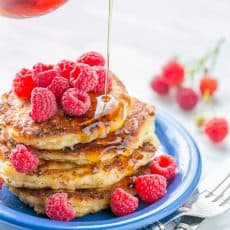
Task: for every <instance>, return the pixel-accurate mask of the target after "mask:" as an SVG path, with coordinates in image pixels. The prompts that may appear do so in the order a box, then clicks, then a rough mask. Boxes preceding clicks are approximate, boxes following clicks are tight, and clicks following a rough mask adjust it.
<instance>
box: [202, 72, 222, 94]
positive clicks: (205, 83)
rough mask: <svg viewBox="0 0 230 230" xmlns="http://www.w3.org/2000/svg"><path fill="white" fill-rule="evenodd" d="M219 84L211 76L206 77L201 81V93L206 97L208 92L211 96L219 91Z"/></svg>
mask: <svg viewBox="0 0 230 230" xmlns="http://www.w3.org/2000/svg"><path fill="white" fill-rule="evenodd" d="M217 87H218V83H217V80H216V79H215V78H213V77H211V76H208V75H206V76H204V77H203V78H201V80H200V92H201V93H202V94H203V95H204V94H205V93H206V92H207V93H209V94H210V95H213V93H214V92H215V91H216V90H217Z"/></svg>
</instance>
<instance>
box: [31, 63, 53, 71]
mask: <svg viewBox="0 0 230 230" xmlns="http://www.w3.org/2000/svg"><path fill="white" fill-rule="evenodd" d="M51 69H54V65H47V64H44V63H41V62H38V63H37V64H35V65H34V66H33V71H34V72H35V74H37V73H41V72H44V71H47V70H51Z"/></svg>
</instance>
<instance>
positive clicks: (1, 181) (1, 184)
mask: <svg viewBox="0 0 230 230" xmlns="http://www.w3.org/2000/svg"><path fill="white" fill-rule="evenodd" d="M3 184H4V180H3V179H2V178H1V177H0V190H1V189H2V186H3Z"/></svg>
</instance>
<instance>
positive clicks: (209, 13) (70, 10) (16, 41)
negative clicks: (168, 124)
mask: <svg viewBox="0 0 230 230" xmlns="http://www.w3.org/2000/svg"><path fill="white" fill-rule="evenodd" d="M229 11H230V2H229V0H202V1H201V0H193V1H183V0H175V1H170V0H161V1H150V0H142V1H138V0H125V1H124V0H114V14H113V19H114V20H113V32H112V36H113V37H112V56H111V65H112V67H111V68H112V70H113V71H114V72H115V73H117V75H118V76H120V78H121V79H122V80H123V81H124V83H125V84H126V86H127V88H128V90H129V92H130V94H132V95H134V96H136V97H139V98H140V99H144V100H146V101H149V102H151V103H153V104H155V105H156V106H157V107H159V108H160V107H161V108H163V109H165V110H167V112H169V113H170V114H172V116H174V117H176V118H177V119H178V120H179V121H181V123H183V125H184V126H185V127H186V128H187V129H188V130H189V131H190V132H191V134H192V135H193V136H194V138H195V140H196V142H197V143H198V145H199V148H200V150H201V153H202V158H203V174H202V178H204V177H207V176H208V175H209V173H210V172H211V171H213V170H218V167H221V164H222V163H223V162H224V161H225V160H226V159H228V158H230V141H229V139H230V138H228V140H226V141H225V142H224V143H222V144H219V145H213V144H211V143H210V142H209V141H208V140H207V138H206V137H205V136H204V135H202V134H201V133H200V132H199V131H198V130H197V129H196V128H195V126H194V124H193V120H192V119H193V115H191V114H189V113H182V112H181V111H180V110H179V109H178V107H177V106H176V105H175V103H172V102H173V100H172V99H169V100H168V99H167V100H166V99H162V98H159V97H157V96H156V95H155V94H153V93H152V92H151V90H150V89H149V85H148V83H149V81H150V79H151V76H152V75H153V74H156V73H158V72H159V71H160V68H161V66H162V64H163V63H164V62H165V61H166V60H167V59H168V58H169V57H172V56H175V55H179V56H180V57H181V59H183V60H185V61H187V60H190V59H193V58H197V57H199V56H200V55H202V54H203V53H204V52H205V51H206V50H207V49H210V48H212V47H213V46H214V45H215V43H216V41H217V40H218V39H219V38H220V37H225V38H226V42H225V44H224V47H223V49H222V52H221V56H220V58H219V60H218V63H217V66H216V69H215V72H214V74H215V75H216V76H218V77H219V79H220V89H219V92H218V94H217V95H216V96H217V102H218V104H217V113H218V115H219V116H225V117H227V118H228V120H229V121H230V105H229V101H230V93H229V92H230V91H229V85H230V68H229V60H230V41H229V38H230V27H229V25H230V15H229ZM106 18H107V1H106V0H84V1H80V0H72V1H70V2H69V3H68V4H66V5H65V6H64V7H62V8H61V9H59V10H57V11H56V12H54V13H52V14H49V15H47V16H43V17H40V18H33V19H28V20H14V19H7V18H0V79H1V82H0V91H1V92H3V91H4V90H7V89H9V87H10V85H11V81H12V78H13V77H14V73H15V72H16V71H17V70H19V69H20V68H21V67H24V66H26V67H30V66H32V65H33V64H34V63H36V62H38V61H44V62H47V63H55V62H56V61H58V60H60V59H64V58H65V59H73V60H74V59H76V57H77V56H78V55H79V54H81V53H82V52H84V51H88V50H98V51H100V52H103V53H105V50H106V28H107V27H106ZM229 226H230V212H228V213H226V214H225V215H222V216H220V217H218V218H215V219H213V220H210V221H207V224H205V225H204V226H203V227H201V228H200V229H208V230H212V229H213V230H214V229H217V228H218V227H219V229H222V230H228V229H229V228H230V227H229Z"/></svg>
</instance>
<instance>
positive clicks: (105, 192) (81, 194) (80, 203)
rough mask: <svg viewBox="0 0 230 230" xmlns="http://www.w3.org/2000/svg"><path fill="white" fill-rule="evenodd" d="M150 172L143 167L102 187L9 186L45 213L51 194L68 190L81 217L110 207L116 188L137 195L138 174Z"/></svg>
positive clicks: (72, 202)
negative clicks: (135, 182)
mask: <svg viewBox="0 0 230 230" xmlns="http://www.w3.org/2000/svg"><path fill="white" fill-rule="evenodd" d="M149 173H150V171H149V168H148V167H142V168H140V169H139V170H138V171H137V173H136V174H135V175H134V176H128V177H125V178H124V179H122V180H121V181H119V182H118V183H116V184H113V185H112V186H110V187H107V188H101V189H85V190H83V189H82V190H76V191H66V190H49V189H40V190H31V189H25V188H15V187H12V186H10V187H9V188H10V190H11V191H12V192H13V193H14V194H15V195H16V196H17V197H19V199H20V200H21V201H22V202H24V203H26V204H28V205H29V206H31V207H33V208H34V210H35V211H36V212H37V213H38V214H45V208H44V207H45V203H46V201H47V199H48V197H49V196H50V195H52V194H54V193H56V192H66V193H67V194H68V200H69V202H70V204H71V206H72V207H73V209H74V211H75V214H76V216H77V217H81V216H84V215H87V214H90V213H95V212H98V211H100V210H103V209H106V208H108V206H109V202H110V197H111V193H112V192H113V191H114V189H115V188H122V189H124V190H126V191H127V192H129V193H130V194H133V195H135V194H136V192H135V189H134V184H133V183H134V181H135V178H136V176H138V175H143V174H149Z"/></svg>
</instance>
